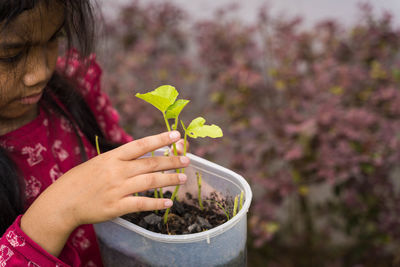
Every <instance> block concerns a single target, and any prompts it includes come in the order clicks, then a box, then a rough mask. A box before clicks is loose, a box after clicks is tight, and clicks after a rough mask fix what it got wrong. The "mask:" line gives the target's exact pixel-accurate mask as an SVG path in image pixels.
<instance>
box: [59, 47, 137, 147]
mask: <svg viewBox="0 0 400 267" xmlns="http://www.w3.org/2000/svg"><path fill="white" fill-rule="evenodd" d="M70 53H71V55H70V58H69V64H68V67H67V68H66V69H65V63H66V58H65V57H60V58H59V59H58V62H57V68H58V69H59V70H60V71H62V72H64V73H65V75H66V76H67V77H69V78H71V79H75V80H76V82H77V83H78V85H79V89H80V90H81V93H82V94H83V96H84V98H85V100H86V103H87V104H88V106H89V108H90V109H91V110H92V112H93V114H94V116H95V117H96V119H97V122H98V124H99V125H100V127H101V129H102V131H103V133H104V134H105V136H106V138H107V139H108V140H110V141H112V142H116V143H126V142H129V141H132V140H133V138H132V137H131V136H130V135H128V134H127V133H126V132H125V131H124V130H123V129H122V128H121V127H120V125H119V115H118V112H117V111H116V110H115V109H114V108H113V107H112V105H111V101H110V98H109V97H108V95H107V94H105V93H104V92H102V91H101V89H100V83H101V79H100V78H101V73H102V70H101V68H100V66H99V64H98V63H97V62H96V56H95V55H94V54H92V55H90V56H89V57H88V58H87V59H85V60H83V61H82V60H81V59H80V58H79V54H78V53H77V51H76V50H71V51H70Z"/></svg>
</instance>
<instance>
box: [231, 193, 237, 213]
mask: <svg viewBox="0 0 400 267" xmlns="http://www.w3.org/2000/svg"><path fill="white" fill-rule="evenodd" d="M237 208H238V196H236V197H235V202H234V203H233V213H232V218H233V217H235V216H236V213H237Z"/></svg>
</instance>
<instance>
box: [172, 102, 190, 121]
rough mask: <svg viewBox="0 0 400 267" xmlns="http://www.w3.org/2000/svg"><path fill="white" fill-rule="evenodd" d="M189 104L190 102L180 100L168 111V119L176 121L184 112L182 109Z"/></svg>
mask: <svg viewBox="0 0 400 267" xmlns="http://www.w3.org/2000/svg"><path fill="white" fill-rule="evenodd" d="M188 103H189V100H185V99H178V100H176V101H175V103H173V104H172V105H171V106H169V107H168V109H167V111H166V117H167V119H176V118H177V117H178V116H179V114H180V113H181V112H182V109H183V108H184V107H185V106H186V105H187V104H188Z"/></svg>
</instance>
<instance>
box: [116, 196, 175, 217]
mask: <svg viewBox="0 0 400 267" xmlns="http://www.w3.org/2000/svg"><path fill="white" fill-rule="evenodd" d="M172 204H173V202H172V200H170V199H166V198H150V197H137V196H127V197H125V198H123V199H121V200H120V212H121V215H123V214H128V213H131V212H139V211H152V210H161V209H166V208H170V207H171V206H172Z"/></svg>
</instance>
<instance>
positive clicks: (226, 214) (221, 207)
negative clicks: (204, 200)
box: [215, 201, 230, 221]
mask: <svg viewBox="0 0 400 267" xmlns="http://www.w3.org/2000/svg"><path fill="white" fill-rule="evenodd" d="M215 204H217V206H218V207H220V209H222V210H223V211H224V213H225V216H226V218H227V219H228V221H229V220H230V218H229V213H228V212H227V211H226V209H225V208H224V207H223V206H222V205H221V203H219V202H218V201H215Z"/></svg>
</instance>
